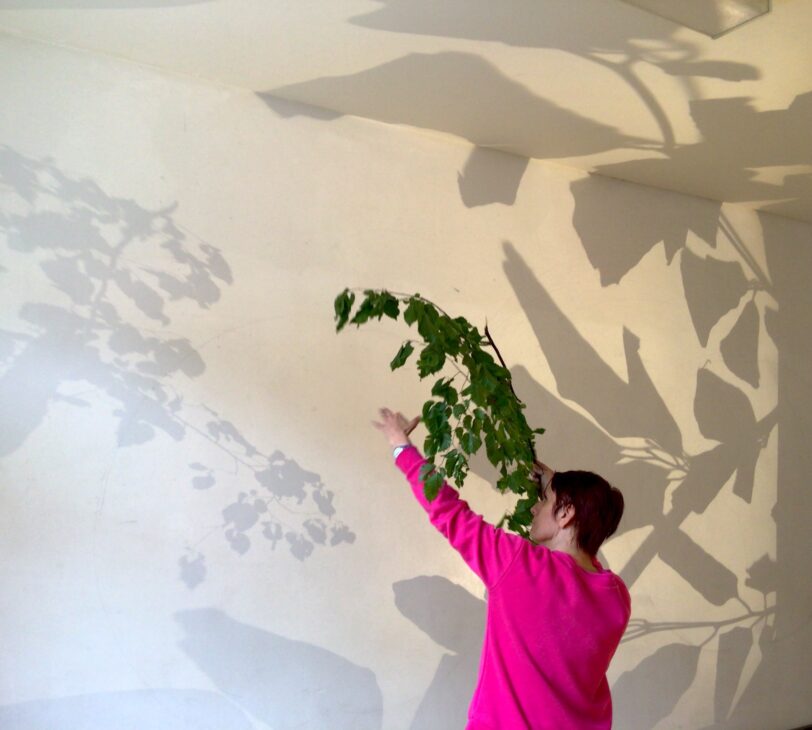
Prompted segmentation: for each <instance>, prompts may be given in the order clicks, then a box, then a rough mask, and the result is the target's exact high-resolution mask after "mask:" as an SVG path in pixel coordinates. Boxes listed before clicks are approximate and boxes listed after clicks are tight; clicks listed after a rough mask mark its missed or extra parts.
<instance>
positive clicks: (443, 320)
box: [335, 289, 544, 537]
mask: <svg viewBox="0 0 812 730" xmlns="http://www.w3.org/2000/svg"><path fill="white" fill-rule="evenodd" d="M363 293H364V299H363V301H361V302H360V305H359V306H358V307H357V309H356V311H355V313H354V314H353V312H352V310H353V305H354V304H355V300H356V297H355V292H354V291H353V290H350V289H345V290H344V291H343V292H342V293H341V294H339V295H338V296H337V297H336V299H335V320H336V332H340V331H341V330H342V329H343V328H344V327H345V326H346V325H347V324H348V323H349V324H354V325H356V327H360V326H361V325H362V324H364V323H365V322H367V321H369V320H370V319H371V318H373V317H375V318H377V319H378V320H380V319H381V318H382V317H384V316H387V317H390V318H391V319H395V320H396V319H397V318H398V317H399V316H400V314H401V308H402V314H403V320H404V321H405V322H406V324H407V325H409V327H411V326H412V325H414V324H416V325H417V332H418V334H419V335H420V337H421V338H422V342H420V341H418V340H406V341H404V342H403V344H402V345H401V347H400V349H399V350H398V352H397V354H396V355H395V357H394V358H393V359H392V361H391V362H390V363H389V366H390V367H391V369H392V370H395V369H397V368H399V367H402V366H403V365H404V364H405V363H406V361H407V360H408V359H409V358H410V357H411V355H412V354H413V353H414V352H415V343H416V342H417V343H418V346H419V347H421V349H420V353H419V355H418V357H417V362H416V364H417V372H418V375H419V376H420V379H421V380H422V379H423V378H425V377H427V376H429V375H433V374H435V373H439V372H440V371H441V370H443V368H444V367H445V366H446V364H447V363H449V364H451V365H453V366H454V368H455V369H456V370H457V373H456V374H455V375H452V376H451V377H440V378H438V379H437V380H436V381H435V383H434V385H433V386H432V389H431V395H432V396H433V397H432V398H430V399H429V400H427V401H426V402H425V403H424V404H423V410H422V420H423V423H424V424H425V426H426V429H427V430H428V435H427V436H426V438H425V441H424V442H423V453H424V455H425V457H426V459H427V463H426V464H424V465H423V467H422V469H421V472H420V479H421V481H422V482H423V486H424V491H425V495H426V498H427V499H429V500H433V499H434V498H435V497H436V496H437V493H438V492H439V491H440V487H441V486H442V485H443V482H444V481H445V480H446V479H451V480H453V481H454V483H455V484H456V485H457V487H462V485H463V483H464V481H465V477H466V476H467V474H468V471H469V466H468V460H469V457H471V456H472V455H473V454H475V453H476V452H477V451H478V450H479V449H480V448H481V447H482V446H483V445H484V446H485V451H486V454H487V456H488V460H489V461H490V462H491V463H492V464H493V465H494V466H495V467H496V468H497V469H498V470H499V472H500V474H501V476H500V478H499V480H498V481H497V484H496V486H497V488H498V489H499V491H501V492H502V493H504V492H506V491H510V492H513V493H514V494H519V495H521V497H522V498H521V499H519V501H518V503H517V505H516V509H515V510H514V512H513V513H512V514H510V515H507V514H506V515H505V516H504V517H503V518H502V520H501V521H500V522H499V525H500V526H501V525H502V524H503V523H505V522H507V525H508V528H509V529H511V530H514V531H515V532H517V533H518V534H520V535H522V536H523V537H528V525H530V523H531V522H532V520H533V516H532V514H531V513H530V508H531V507H532V506H533V504H535V502H536V501H537V499H538V493H539V488H540V487H539V482H538V481H537V478H536V477H535V476H534V475H535V472H534V467H533V462H534V461H535V460H536V454H535V447H534V445H533V441H534V438H535V436H534V435H535V434H542V433H544V429H543V428H535V429H531V428H530V426H529V425H528V424H527V421H526V419H525V417H524V414H523V413H522V410H523V409H524V408H525V407H526V406H525V404H524V403H522V401H521V400H519V398H518V396H517V395H516V393H515V391H514V390H513V385H512V383H511V375H510V371H509V370H508V369H507V367H506V366H505V363H504V360H502V355H501V353H500V352H499V350H498V348H497V347H496V344H495V343H494V341H493V338H492V337H491V335H490V333H489V332H488V328H487V326H486V327H485V337H483V336H482V334H480V332H479V330H478V329H477V328H476V327H474V326H473V325H472V324H471V323H470V322H468V320H466V319H465V318H464V317H454V318H452V317H451V316H450V315H448V314H446V313H445V312H444V311H443V310H442V309H440V308H439V307H437V305H435V304H434V303H433V302H430V301H429V300H428V299H424V298H423V297H421V296H420V294H413V295H407V294H393V293H391V292H388V291H386V290H385V289H384V290H380V291H376V290H374V289H365V290H363ZM483 347H492V348H493V349H494V350H495V351H496V354H497V356H498V358H499V361H500V362H499V363H497V362H496V361H495V360H494V359H493V357H492V356H491V354H490V353H488V352H486V351H485V350H484V349H483ZM460 377H462V378H464V380H463V382H462V383H459V382H456V381H457V380H458V378H460ZM452 418H453V419H454V423H453V424H452V423H451V419H452Z"/></svg>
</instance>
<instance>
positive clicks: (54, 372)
mask: <svg viewBox="0 0 812 730" xmlns="http://www.w3.org/2000/svg"><path fill="white" fill-rule="evenodd" d="M0 184H2V185H4V186H5V187H6V188H7V189H8V190H10V191H12V192H11V193H10V194H7V195H5V196H4V198H3V205H2V206H0V232H2V233H3V234H4V237H5V241H6V245H7V246H8V248H9V249H10V251H11V252H12V253H14V254H15V255H20V254H24V255H30V257H31V258H32V259H33V260H34V261H36V264H37V265H38V267H39V271H40V272H41V274H42V275H43V277H44V283H43V286H48V285H50V287H51V288H52V289H53V290H55V291H57V292H59V293H60V294H61V295H62V296H63V297H64V303H63V304H55V303H53V301H54V299H53V298H51V301H49V302H47V303H46V302H36V301H28V302H25V301H22V300H23V298H24V297H25V296H26V295H27V293H28V292H27V291H26V290H24V289H23V288H22V287H20V288H19V295H20V296H19V300H20V304H19V308H18V311H17V314H18V318H19V320H21V321H22V323H23V325H22V326H20V325H19V324H16V325H15V328H14V329H9V328H4V329H0V367H2V370H0V408H2V410H3V412H4V413H6V414H14V417H13V418H6V419H4V420H3V423H2V426H0V458H3V457H7V456H9V455H10V454H12V453H14V452H15V451H16V450H17V449H19V448H20V447H21V446H22V445H23V444H24V443H25V441H26V439H27V438H28V437H29V436H30V435H31V434H32V433H33V432H34V431H35V430H36V429H37V428H38V427H39V426H40V425H41V424H42V423H43V421H44V420H45V419H46V417H47V416H48V413H49V410H51V408H52V407H53V405H54V404H67V405H68V406H70V407H73V408H76V409H80V408H81V409H85V408H98V407H99V406H97V405H95V404H94V403H93V402H91V401H98V400H99V399H100V396H104V397H106V399H107V400H108V401H109V400H112V401H114V402H115V403H116V404H117V405H116V406H115V407H114V409H113V411H112V415H113V416H114V417H115V418H116V419H117V421H118V427H117V433H116V441H117V447H118V448H132V447H138V446H142V445H144V444H146V443H148V442H150V441H152V440H153V439H154V438H155V437H156V436H157V434H158V433H159V432H162V433H163V434H165V435H167V436H169V437H170V438H172V439H173V440H175V441H177V442H182V441H184V440H187V439H189V438H190V437H194V438H196V439H197V440H198V441H197V445H196V446H195V449H196V450H199V449H201V448H205V449H206V450H207V453H209V452H215V453H216V454H217V455H218V456H224V457H225V458H226V459H227V460H229V461H230V464H229V468H228V469H218V468H215V467H211V466H206V465H204V464H201V463H200V462H193V463H191V464H190V465H189V470H190V481H191V483H192V486H193V487H194V488H195V489H211V488H214V487H216V486H217V487H220V488H223V485H221V484H219V483H218V479H219V477H220V475H221V474H222V473H228V474H230V475H231V477H232V479H231V480H232V481H233V475H234V474H235V473H238V474H239V476H240V477H244V475H245V472H246V471H247V472H248V475H249V478H250V480H251V481H252V482H253V484H254V489H253V490H251V489H245V491H243V492H241V493H240V494H239V495H238V497H237V498H236V500H235V501H232V502H231V503H230V504H228V505H227V506H226V507H225V508H224V509H223V511H222V515H223V522H222V524H221V525H220V526H219V528H217V529H219V530H220V531H221V532H222V533H223V535H224V536H225V538H226V539H227V540H228V541H229V543H230V545H231V547H232V548H233V549H234V551H235V552H237V553H238V554H244V553H245V552H247V550H248V549H249V548H250V546H251V541H250V538H249V531H251V530H252V528H253V529H254V530H255V531H260V530H261V535H262V537H263V538H264V539H267V540H268V541H270V542H271V547H272V548H273V547H275V546H276V544H277V543H278V542H279V541H284V542H285V543H286V544H287V545H288V548H289V549H290V552H291V553H292V554H293V555H294V557H296V558H297V559H299V560H304V559H305V558H306V557H307V556H309V555H310V554H311V553H312V552H313V550H314V549H315V547H316V546H318V545H322V546H326V545H328V544H329V545H337V544H339V543H341V542H353V540H354V538H355V535H354V534H353V533H352V532H351V531H350V530H349V529H348V528H347V526H346V525H342V524H341V523H340V522H338V521H337V520H334V519H333V517H334V515H335V508H334V506H333V497H334V494H333V492H332V491H329V490H328V489H327V488H326V487H325V485H324V484H323V483H322V481H321V478H320V477H319V475H318V474H315V473H314V472H311V471H309V470H306V469H303V468H302V467H301V466H300V465H299V464H298V463H297V462H296V461H295V460H293V459H291V458H289V457H287V456H286V455H285V454H283V453H282V452H280V451H278V450H276V451H273V452H272V453H270V454H268V453H265V452H263V451H262V450H261V449H260V448H259V447H258V446H255V445H254V444H252V443H251V442H250V441H249V439H248V438H246V437H245V436H244V435H243V434H242V432H241V429H240V427H239V426H238V425H235V424H234V423H233V422H231V421H229V420H227V419H226V418H224V417H223V416H221V415H220V414H219V413H218V412H217V411H216V410H215V409H213V408H211V407H210V406H208V405H206V404H202V405H201V404H195V405H190V404H187V403H186V400H185V397H184V392H183V385H182V383H183V382H184V378H188V379H193V378H197V377H199V376H200V375H202V374H203V373H204V371H205V369H206V365H205V362H204V360H203V357H202V355H201V349H202V348H203V347H204V346H205V345H206V344H207V343H208V342H211V341H213V340H215V339H217V337H221V336H222V335H223V334H226V333H228V332H230V331H233V330H234V329H235V328H234V327H231V328H229V329H228V330H226V332H225V333H224V332H217V333H215V334H214V335H213V337H211V338H210V339H209V340H207V341H206V342H204V343H202V344H201V345H198V346H194V345H193V344H192V342H191V341H190V340H189V339H188V338H186V337H182V336H179V335H177V334H176V333H175V332H174V331H173V329H172V318H171V315H173V314H174V312H175V311H177V308H178V307H181V306H183V305H187V306H188V305H190V304H191V305H192V306H196V307H198V308H199V309H201V310H209V309H211V308H212V307H213V306H214V305H215V304H216V303H217V301H218V300H219V298H220V295H221V288H222V287H223V286H230V285H233V283H234V282H233V278H232V273H231V269H230V267H229V265H228V263H227V261H226V260H225V259H224V258H223V256H222V254H221V252H220V251H219V250H218V249H217V248H216V247H214V246H212V245H211V244H209V243H207V242H205V241H201V240H196V239H195V237H194V236H193V235H191V234H190V235H187V234H186V233H185V232H184V230H182V228H181V227H180V226H179V224H178V223H177V221H176V220H175V216H174V212H175V208H176V205H172V206H166V207H164V208H161V209H159V210H150V209H147V208H145V207H143V206H142V205H140V204H139V203H137V202H135V201H133V200H128V199H124V198H118V197H114V196H111V195H109V194H107V193H106V192H105V191H104V190H103V189H102V188H101V187H100V186H99V185H98V184H97V183H95V182H94V181H92V180H89V179H87V178H82V179H78V178H74V177H71V176H70V175H68V174H66V173H64V172H63V171H62V170H60V169H59V168H58V167H57V166H56V164H55V163H54V162H53V161H52V160H50V159H45V160H36V159H33V158H31V157H27V156H24V155H22V154H19V153H18V152H16V151H14V150H13V149H11V148H9V147H0ZM31 268H32V269H33V268H34V267H31ZM13 291H15V290H13ZM15 293H16V291H15ZM178 383H181V384H180V385H178ZM90 394H92V397H91V396H90ZM101 399H102V400H103V398H101ZM77 415H78V414H77ZM80 437H81V432H80V431H79V430H77V433H74V434H72V438H80ZM240 470H242V472H241V473H240ZM241 481H242V486H243V487H245V486H246V485H245V480H244V479H242V480H241ZM248 483H249V484H250V483H251V482H248ZM226 488H227V487H226ZM302 505H304V506H306V507H307V508H308V509H307V510H306V511H302V512H301V513H297V512H296V510H295V509H291V507H294V506H296V507H299V506H302ZM277 507H278V508H279V510H276V509H275V508H277ZM276 511H280V512H281V513H282V514H281V515H277V514H276ZM291 514H293V515H294V517H293V519H291V517H290V515H291ZM299 517H301V520H302V522H301V524H298V525H296V524H294V525H291V524H290V523H291V522H292V521H293V520H295V519H297V518H299ZM190 542H192V540H190ZM196 542H197V543H198V544H199V543H200V542H201V540H199V539H198V540H197V541H196ZM179 567H180V578H181V580H183V581H184V582H185V583H186V585H187V586H188V587H189V588H193V587H194V586H195V585H197V584H198V583H200V582H201V581H202V580H203V579H204V578H205V575H206V565H205V556H204V555H203V553H202V552H200V551H199V550H197V549H189V550H188V554H187V555H184V556H182V557H181V558H180V561H179Z"/></svg>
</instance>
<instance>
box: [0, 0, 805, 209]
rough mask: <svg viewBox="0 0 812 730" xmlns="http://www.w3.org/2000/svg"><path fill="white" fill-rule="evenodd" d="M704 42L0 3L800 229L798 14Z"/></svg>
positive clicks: (143, 53) (517, 6) (174, 5)
mask: <svg viewBox="0 0 812 730" xmlns="http://www.w3.org/2000/svg"><path fill="white" fill-rule="evenodd" d="M772 5H773V7H772V11H771V12H770V13H769V14H767V15H764V16H762V17H760V18H757V19H756V20H753V21H751V22H749V23H746V24H745V25H742V26H741V27H739V28H738V29H736V30H733V31H732V32H730V33H727V34H725V35H723V36H721V37H720V38H717V39H715V40H713V39H711V38H709V37H707V36H705V35H702V34H700V33H698V32H696V31H693V30H690V29H688V28H685V27H683V26H680V25H678V24H676V23H674V22H672V21H669V20H666V19H663V18H661V17H657V16H655V15H652V14H650V13H647V12H645V11H644V10H641V9H639V8H637V7H634V6H632V5H631V4H628V3H626V2H621V1H620V0H489V1H488V2H485V0H439V1H438V0H331V1H330V2H326V0H295V2H294V1H292V0H289V1H287V2H278V1H277V2H272V1H271V0H187V1H185V2H184V1H182V0H175V1H172V0H141V1H140V2H138V1H136V0H130V1H129V2H128V1H127V0H0V29H3V30H5V31H7V32H10V33H14V34H20V35H24V36H27V37H30V38H35V39H41V40H45V41H49V42H56V43H59V44H67V45H70V46H77V47H81V48H86V49H92V50H94V51H97V52H101V53H105V54H110V55H114V56H117V57H122V58H127V59H131V60H134V61H137V62H139V63H143V64H148V65H150V66H154V67H159V68H162V69H166V70H171V71H174V72H178V73H182V74H187V75H191V76H194V77H197V78H202V79H207V80H210V81H213V82H216V83H220V84H227V85H229V86H235V87H241V88H244V89H250V90H252V91H254V92H257V93H258V94H260V95H261V96H262V98H263V99H264V100H265V101H266V102H267V103H268V106H269V108H270V110H274V111H275V112H276V113H280V114H282V113H284V114H290V113H291V111H290V105H281V104H278V103H277V102H276V99H277V98H280V97H281V98H284V99H289V100H294V101H300V102H304V103H305V104H308V105H313V106H317V107H322V108H323V109H327V110H330V111H328V112H324V111H319V110H316V109H311V110H308V108H307V107H299V108H298V112H297V113H300V114H310V115H312V116H316V117H318V118H321V119H325V120H329V119H330V118H333V117H335V116H336V115H341V114H353V115H357V116H362V117H369V118H372V119H377V120H380V121H384V122H388V123H396V124H406V125H411V126H414V127H419V128H422V129H427V130H435V131H437V132H442V133H447V134H452V135H456V136H458V137H462V138H465V139H467V140H470V141H471V142H473V143H475V144H477V145H479V146H482V147H489V148H494V149H499V150H504V151H507V152H512V153H516V154H518V155H522V156H528V157H535V158H539V159H544V160H550V161H554V162H558V163H562V164H566V165H570V166H573V167H577V168H580V169H584V170H588V171H591V172H596V173H599V174H602V175H607V176H610V177H616V178H621V179H625V180H630V181H634V182H640V183H644V184H647V185H652V186H655V187H660V188H665V189H670V190H676V191H679V192H684V193H690V194H693V195H699V196H703V197H707V198H712V199H714V200H722V201H727V202H739V203H744V204H746V205H749V206H751V207H755V208H759V209H763V210H767V211H771V212H774V213H777V214H780V215H784V216H788V217H791V218H798V219H801V220H806V221H809V222H812V50H810V49H811V48H812V45H810V43H809V37H810V29H811V28H812V2H805V1H804V0H773V4H772Z"/></svg>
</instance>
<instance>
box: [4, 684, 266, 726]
mask: <svg viewBox="0 0 812 730" xmlns="http://www.w3.org/2000/svg"><path fill="white" fill-rule="evenodd" d="M0 727H2V728H3V730H33V729H34V728H42V729H43V730H44V729H45V728H70V730H100V728H110V729H111V730H112V729H113V728H115V730H167V729H168V728H190V729H191V728H194V730H254V728H255V727H256V726H255V724H254V723H253V722H251V720H250V718H249V717H248V716H247V715H246V714H245V713H244V712H242V710H240V708H239V707H237V706H236V705H235V704H234V702H233V701H232V700H231V699H229V698H228V697H226V696H224V695H222V694H218V693H217V692H206V691H203V690H195V689H146V690H132V691H129V692H96V693H93V694H81V695H73V696H71V697H60V698H59V699H49V700H36V701H33V702H20V703H18V704H14V705H4V706H0Z"/></svg>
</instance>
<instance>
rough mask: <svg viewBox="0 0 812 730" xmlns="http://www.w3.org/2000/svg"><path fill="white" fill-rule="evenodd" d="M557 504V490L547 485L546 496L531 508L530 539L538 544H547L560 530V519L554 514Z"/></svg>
mask: <svg viewBox="0 0 812 730" xmlns="http://www.w3.org/2000/svg"><path fill="white" fill-rule="evenodd" d="M554 504H555V491H554V490H553V488H552V486H549V485H548V486H547V489H546V490H545V492H544V496H543V497H540V498H539V500H538V501H537V502H536V503H535V504H534V505H533V506H532V507H531V508H530V514H532V515H533V522H531V523H530V539H531V540H532V541H533V542H534V543H536V544H538V545H546V544H547V543H549V542H550V541H551V540H552V539H553V538H554V537H555V536H556V535H557V534H558V532H559V531H560V529H561V528H560V526H559V524H558V520H557V519H556V518H555V515H554V514H553V505H554Z"/></svg>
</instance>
